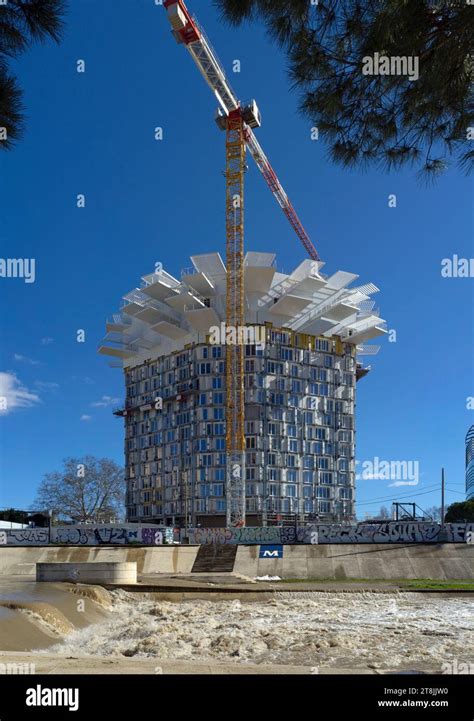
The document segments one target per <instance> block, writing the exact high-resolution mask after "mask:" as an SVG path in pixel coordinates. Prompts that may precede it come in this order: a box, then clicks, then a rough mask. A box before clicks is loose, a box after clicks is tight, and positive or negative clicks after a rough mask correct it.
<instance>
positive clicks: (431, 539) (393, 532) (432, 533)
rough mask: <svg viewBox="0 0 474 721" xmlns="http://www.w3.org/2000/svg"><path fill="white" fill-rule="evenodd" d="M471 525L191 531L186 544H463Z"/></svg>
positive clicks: (404, 524) (398, 524)
mask: <svg viewBox="0 0 474 721" xmlns="http://www.w3.org/2000/svg"><path fill="white" fill-rule="evenodd" d="M472 532H474V523H448V524H446V525H445V529H444V532H443V533H442V532H441V526H440V525H439V524H438V523H431V522H430V523H422V522H413V523H407V522H400V523H395V522H387V523H366V524H359V525H357V526H343V525H338V524H318V525H314V526H304V527H300V528H298V529H296V528H295V527H294V526H267V527H265V528H260V527H245V528H193V529H190V530H189V531H188V536H189V540H190V543H198V544H210V543H225V544H235V543H243V544H249V545H250V544H271V543H276V544H293V543H315V542H317V543H441V542H444V543H446V542H450V543H465V542H466V541H467V540H468V538H469V536H468V534H469V533H472Z"/></svg>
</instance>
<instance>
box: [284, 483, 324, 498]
mask: <svg viewBox="0 0 474 721" xmlns="http://www.w3.org/2000/svg"><path fill="white" fill-rule="evenodd" d="M328 490H329V489H328ZM286 495H287V496H289V497H290V498H296V486H292V485H288V484H287V485H286Z"/></svg>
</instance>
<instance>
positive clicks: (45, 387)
mask: <svg viewBox="0 0 474 721" xmlns="http://www.w3.org/2000/svg"><path fill="white" fill-rule="evenodd" d="M35 387H36V388H38V390H39V391H55V390H57V389H58V388H59V383H51V382H49V381H35Z"/></svg>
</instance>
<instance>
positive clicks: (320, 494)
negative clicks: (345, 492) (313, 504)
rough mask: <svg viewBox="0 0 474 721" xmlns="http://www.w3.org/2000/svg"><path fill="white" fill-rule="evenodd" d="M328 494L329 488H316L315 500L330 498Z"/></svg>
mask: <svg viewBox="0 0 474 721" xmlns="http://www.w3.org/2000/svg"><path fill="white" fill-rule="evenodd" d="M330 493H331V489H330V488H323V487H321V486H318V487H317V488H316V498H330Z"/></svg>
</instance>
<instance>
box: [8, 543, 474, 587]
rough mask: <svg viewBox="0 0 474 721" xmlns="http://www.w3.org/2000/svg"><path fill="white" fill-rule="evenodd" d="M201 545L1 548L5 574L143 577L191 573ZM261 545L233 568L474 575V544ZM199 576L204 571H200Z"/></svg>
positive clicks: (367, 575)
mask: <svg viewBox="0 0 474 721" xmlns="http://www.w3.org/2000/svg"><path fill="white" fill-rule="evenodd" d="M199 548H200V547H199V546H159V547H132V548H131V547H118V546H115V547H113V546H99V547H98V546H95V547H90V546H89V547H78V546H59V547H56V546H54V547H52V546H49V547H46V546H42V547H38V546H24V547H20V546H19V547H3V548H0V575H10V576H11V575H24V576H30V577H34V575H35V566H36V563H88V562H96V563H107V562H115V563H117V562H119V563H120V562H135V563H136V564H137V572H138V575H139V577H140V576H144V575H151V574H156V573H164V574H177V573H178V574H179V573H184V574H189V573H191V571H192V568H193V565H194V562H195V560H196V556H197V553H198V550H199ZM261 548H265V547H264V546H259V545H248V546H243V545H242V546H238V548H237V554H236V557H235V561H234V567H233V569H232V570H233V572H234V573H236V574H242V575H244V576H248V577H250V578H255V577H257V576H266V575H270V576H279V577H280V578H302V579H305V578H315V579H333V580H344V579H352V578H363V579H385V580H393V579H400V578H408V579H416V578H423V579H437V580H445V579H471V578H473V577H474V545H469V544H465V543H444V544H413V543H412V544H360V545H356V544H352V545H351V544H347V545H346V544H344V545H343V544H333V545H330V544H327V545H314V546H311V545H287V546H283V555H282V557H281V558H272V557H266V558H260V555H261V554H260V549H261ZM196 575H198V574H196Z"/></svg>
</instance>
